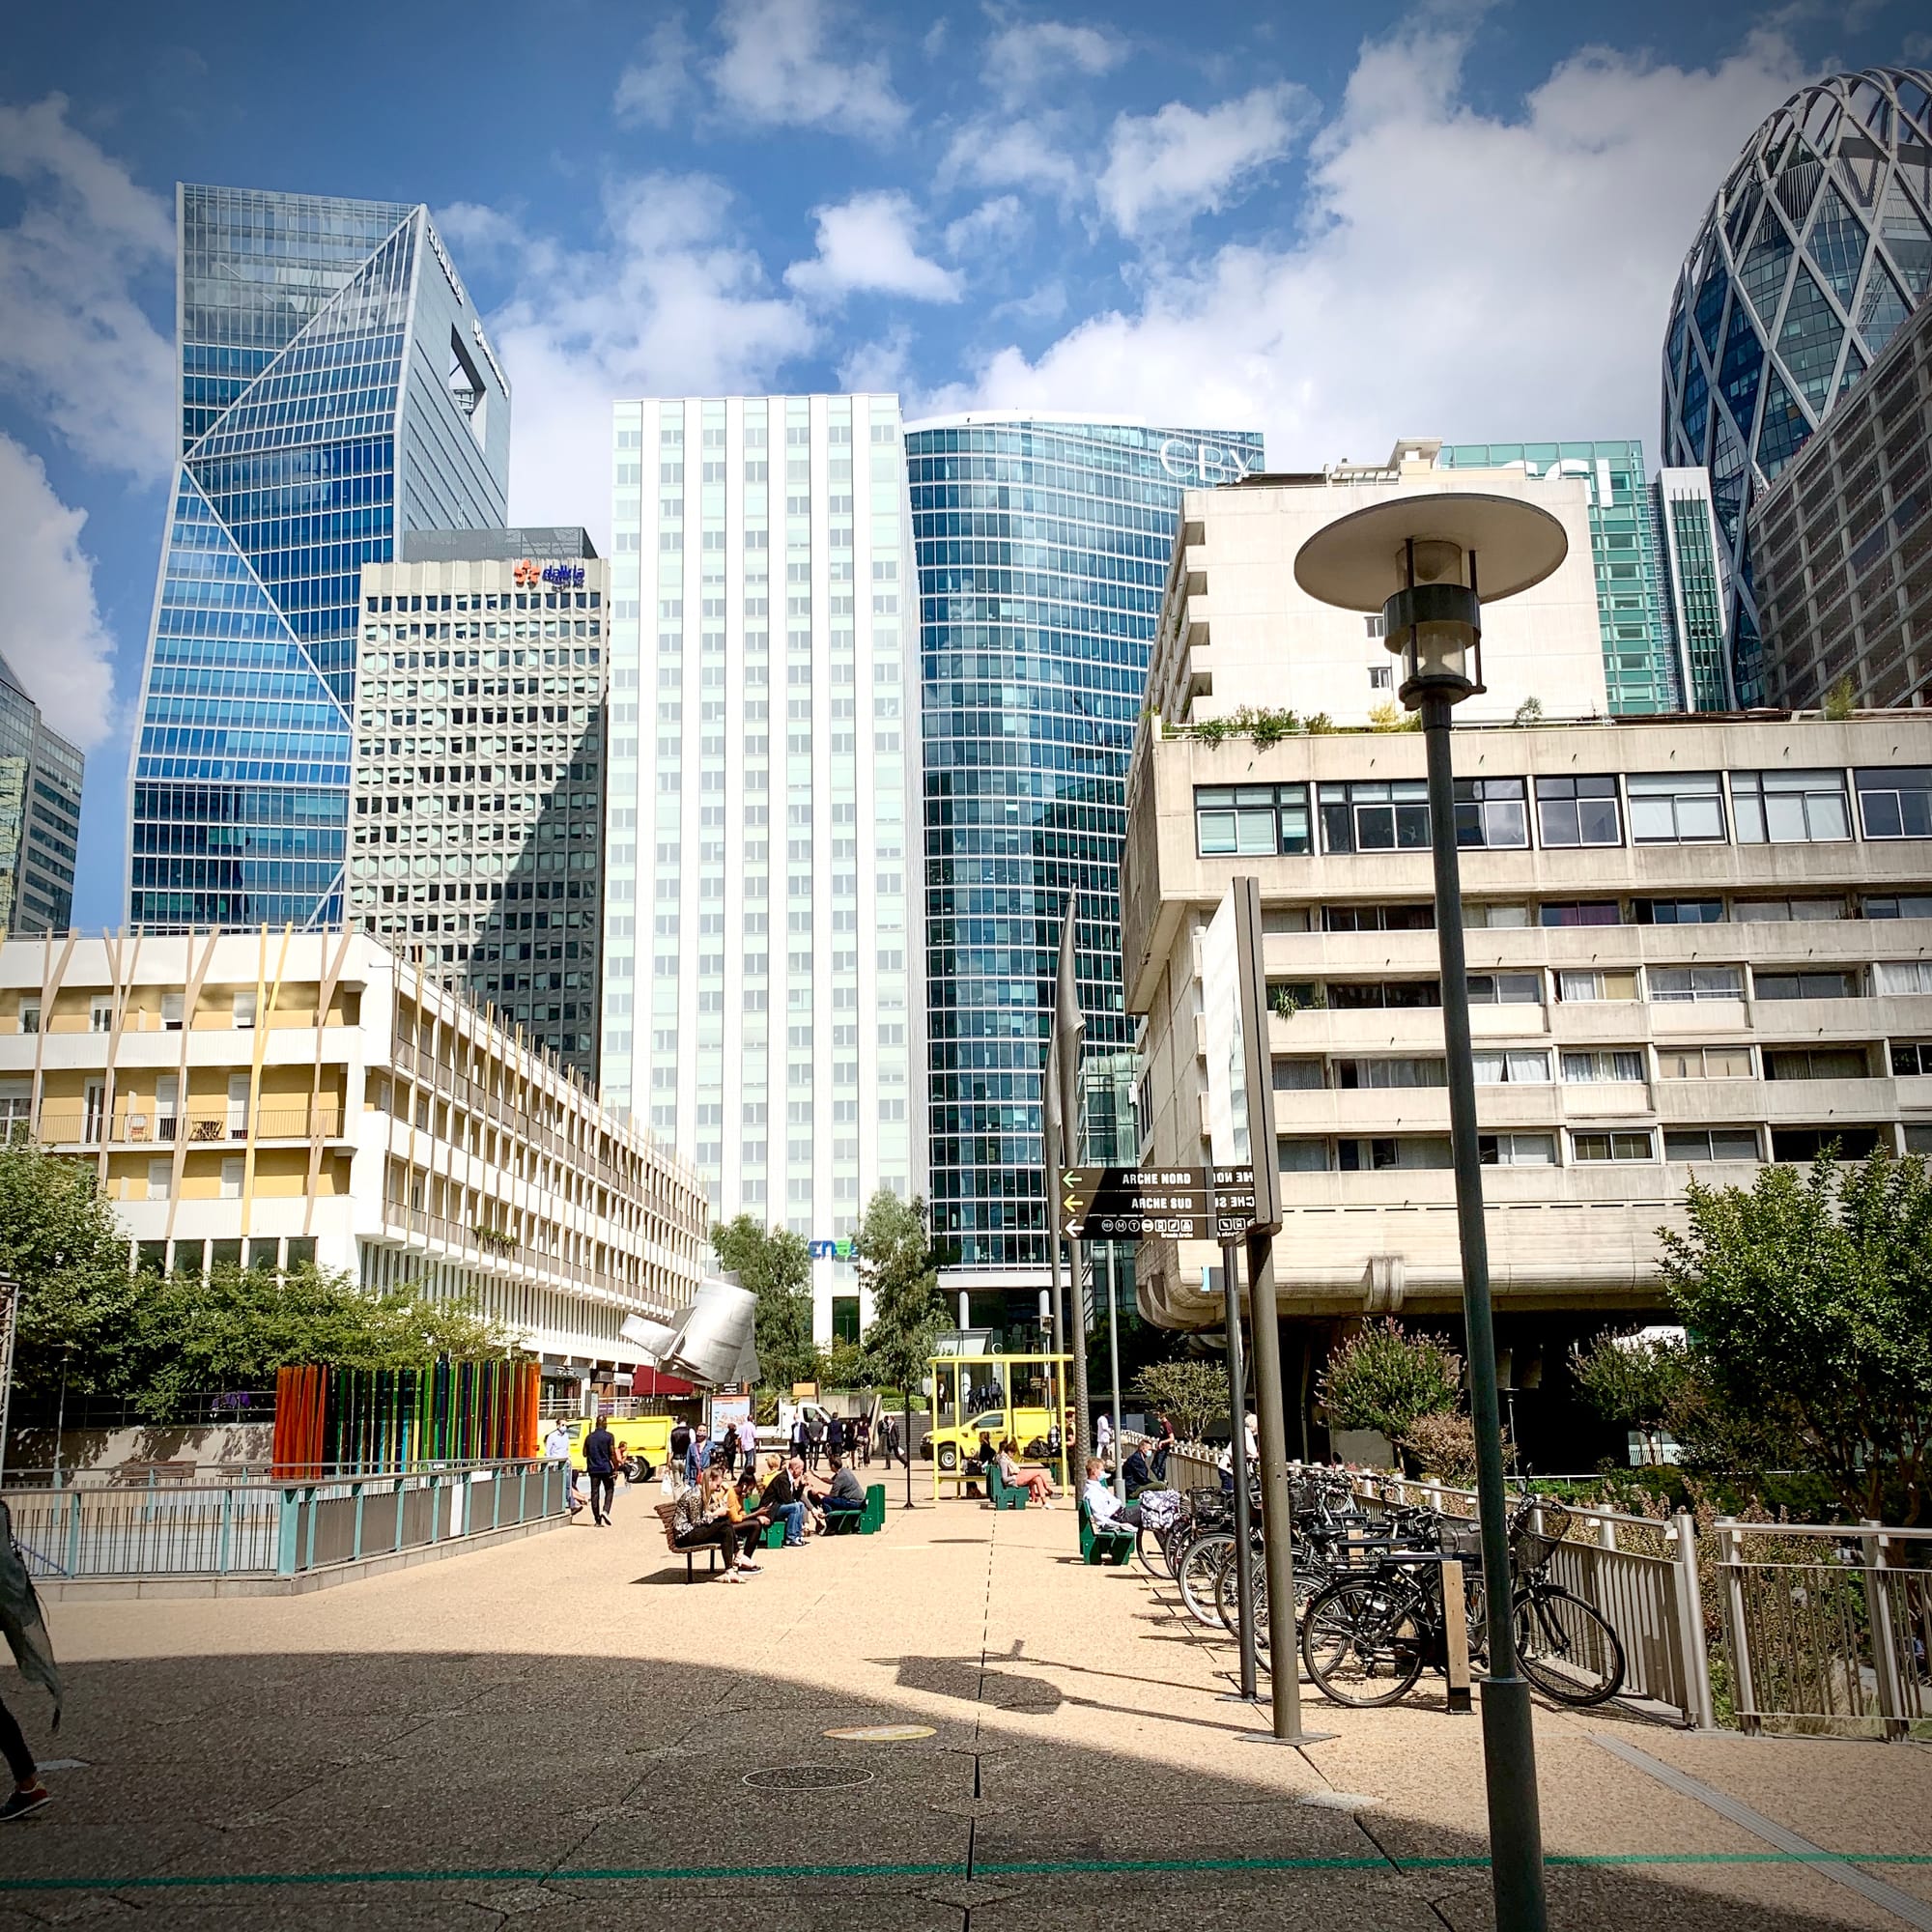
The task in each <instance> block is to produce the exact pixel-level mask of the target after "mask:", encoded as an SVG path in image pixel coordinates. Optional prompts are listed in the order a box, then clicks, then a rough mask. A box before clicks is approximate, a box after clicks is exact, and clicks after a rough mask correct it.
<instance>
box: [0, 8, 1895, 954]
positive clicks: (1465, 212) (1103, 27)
mask: <svg viewBox="0 0 1932 1932" xmlns="http://www.w3.org/2000/svg"><path fill="white" fill-rule="evenodd" d="M1901 61H1910V62H1913V63H1915V64H1918V65H1924V64H1927V63H1928V62H1932V33H1928V32H1927V31H1926V23H1925V19H1924V15H1923V14H1922V11H1921V10H1920V9H1919V8H1918V6H1916V5H1914V4H1912V0H1848V4H1841V5H1834V6H1833V5H1817V4H1799V5H1792V6H1785V7H1782V8H1778V9H1776V10H1764V11H1753V10H1750V9H1746V8H1736V7H1730V6H1724V5H1716V6H1706V7H1701V8H1687V7H1684V6H1682V5H1681V4H1672V5H1664V4H1656V0H1637V4H1633V5H1624V6H1619V7H1615V8H1609V7H1603V6H1597V5H1590V4H1583V5H1572V6H1568V7H1563V8H1555V7H1550V6H1548V5H1533V4H1524V0H1518V4H1513V5H1512V4H1495V5H1491V6H1481V5H1475V4H1463V5H1458V4H1450V3H1449V0H1444V4H1437V5H1425V6H1421V7H1400V6H1390V5H1373V6H1356V7H1351V8H1338V7H1332V6H1331V7H1319V8H1318V7H1297V8H1280V7H1277V8H1274V9H1257V8H1255V7H1254V6H1252V5H1227V4H1222V0H1196V4H1195V5H1193V6H1191V7H1188V8H1186V9H1182V10H1176V9H1174V8H1172V7H1165V6H1163V7H1155V6H1151V5H1127V6H1121V5H1115V6H1113V7H1110V8H1107V9H1094V10H1093V11H1091V12H1089V11H1083V10H1082V9H1080V8H1078V7H1075V6H1070V5H1068V6H1059V5H1054V6H1032V5H1028V6H1021V5H1017V4H983V5H952V6H949V7H946V8H944V9H943V10H941V9H937V8H930V7H928V8H921V9H913V8H908V7H893V6H887V5H882V4H878V0H872V4H859V0H853V3H852V4H843V3H842V0H725V4H723V5H718V6H711V5H698V4H692V5H689V6H687V7H684V8H681V9H672V8H668V7H661V6H623V5H619V4H612V3H611V0H597V4H592V0H555V3H554V4H553V5H551V6H549V7H547V8H545V9H542V10H537V9H515V8H510V7H506V6H491V5H475V6H468V7H464V8H460V9H459V8H454V7H444V6H441V5H438V4H435V0H413V4H410V5H404V6H398V5H396V4H394V0H389V4H385V5H384V6H381V7H378V6H374V5H369V4H366V3H365V0H338V4H334V5H331V6H329V7H327V8H326V9H294V8H273V7H270V8H252V9H243V8H241V7H239V6H236V5H234V4H232V0H231V4H228V5H212V4H207V0H185V4H177V5H174V6H170V7H168V8H165V9H161V8H155V7H152V6H149V5H145V4H144V5H138V6H136V5H115V6H104V5H88V4H85V0H81V4H77V5H73V6H70V7H68V8H66V9H63V10H53V9H37V10H33V11H32V12H31V13H25V14H21V13H18V12H17V11H16V14H15V16H14V18H13V19H12V20H11V21H10V25H9V32H8V41H7V45H6V49H5V52H4V55H0V573H4V581H5V582H7V583H8V585H9V587H10V594H9V596H8V598H7V600H6V602H5V604H4V606H0V648H4V649H5V651H6V653H7V655H8V657H9V658H10V659H11V661H12V662H13V663H14V667H15V668H16V669H17V670H18V672H19V674H20V675H21V677H22V679H23V680H24V681H25V682H26V684H27V685H28V688H29V689H30V690H32V691H33V692H34V693H35V695H36V696H37V697H39V698H40V699H41V701H42V703H43V706H45V708H46V709H47V712H48V715H49V717H50V719H51V720H52V722H54V723H55V724H56V725H59V726H60V727H61V728H63V729H65V730H67V731H68V732H69V733H70V734H71V735H73V736H75V737H76V738H78V739H80V740H81V741H82V742H83V743H84V744H85V745H86V747H87V749H88V753H89V772H88V786H87V802H86V811H85V815H84V823H83V831H82V845H83V869H82V875H81V880H80V888H79V892H78V894H77V899H76V909H75V910H76V922H77V923H80V924H82V925H84V926H89V927H95V928H98V927H100V926H103V925H112V924H116V923H119V922H120V921H121V920H122V918H123V917H124V916H125V900H124V895H123V868H124V865H125V814H126V774H127V765H128V730H129V727H130V724H131V713H132V707H133V704H134V701H135V698H136V696H137V695H138V690H139V681H140V669H141V660H142V655H143V652H144V649H145V646H146V632H147V625H148V620H149V611H150V602H151V599H152V596H153V590H154V577H155V568H156V557H157V554H158V547H159V540H160V526H161V518H162V513H163V505H164V497H165V478H166V475H167V471H168V465H169V462H170V459H171V454H172V450H171V444H170V440H169V439H170V429H171V421H172V409H173V398H172V386H171V385H172V364H171V355H172V336H173V315H174V287H173V255H172V249H173V240H172V230H173V193H172V189H173V184H174V183H175V182H176V181H177V180H184V179H185V180H191V181H207V182H219V183H228V184H236V185H259V186H269V187H287V188H299V189H306V190H311V191H315V192H320V193H341V194H366V195H375V196H382V197H385V198H392V199H395V200H402V201H411V200H422V201H427V202H428V203H429V204H430V206H431V208H432V209H433V210H434V211H435V212H436V215H437V219H438V222H439V225H440V227H441V228H442V230H443V232H444V234H445V236H446V237H447V238H448V240H449V241H450V243H451V245H452V252H453V253H454V254H455V255H456V257H457V259H458V261H459V263H460V265H461V267H462V269H463V271H464V274H465V277H466V279H467V280H468V281H469V285H470V287H471V289H472V291H474V293H475V294H476V296H477V298H478V299H479V300H480V301H481V302H482V303H483V305H484V306H485V308H486V310H487V311H488V312H489V313H490V314H491V315H492V318H493V324H492V326H493V331H494V337H495V341H496V343H497V350H498V353H499V355H500V357H501V359H502V360H503V362H504V363H505V365H506V367H507V369H508V372H509V375H510V378H511V382H512V384H513V387H514V398H513V448H514V454H513V465H512V479H511V494H512V504H511V510H512V515H513V517H515V518H517V519H520V520H523V521H529V522H550V521H554V522H559V523H564V522H570V523H577V522H582V523H587V524H588V525H590V526H591V527H592V528H593V530H597V531H599V532H601V531H602V530H603V528H604V526H605V524H606V522H607V519H608V514H609V510H608V503H607V501H606V499H605V489H604V482H603V478H604V475H605V465H606V456H605V452H606V447H607V440H606V420H607V411H606V408H605V405H606V404H607V403H608V402H609V400H610V399H611V397H613V396H618V395H637V394H642V393H651V392H658V391H670V392H677V391H681V390H689V389H700V388H702V389H749V388H767V387H772V388H778V387H784V388H795V389H808V388H830V387H841V386H853V385H861V384H863V385H867V386H877V387H894V388H897V389H899V390H900V391H901V392H902V393H903V394H904V396H905V398H906V404H907V409H908V412H910V413H915V414H916V413H919V412H930V411H934V410H939V409H952V408H961V407H965V406H968V405H971V404H983V405H987V406H997V407H1020V406H1031V407H1036V408H1041V409H1063V410H1091V411H1106V412H1117V413H1121V414H1124V415H1129V416H1145V417H1150V418H1157V419H1161V420H1166V421H1171V422H1179V421H1195V422H1200V423H1203V424H1214V425H1225V426H1231V427H1256V428H1260V429H1262V430H1264V432H1265V433H1266V436H1267V440H1268V456H1269V460H1270V462H1271V463H1272V464H1273V465H1274V466H1275V467H1278V468H1286V469H1301V468H1314V467H1318V466H1319V465H1320V464H1321V463H1323V462H1326V461H1334V460H1337V459H1340V458H1343V457H1350V458H1354V459H1356V460H1362V459H1365V458H1368V457H1372V456H1378V455H1380V454H1382V453H1383V452H1384V451H1385V450H1386V449H1387V447H1388V446H1389V444H1390V443H1391V442H1392V440H1394V439H1395V438H1396V437H1397V436H1398V435H1442V436H1444V437H1449V438H1456V439H1463V440H1501V439H1505V438H1516V437H1545V438H1547V437H1562V436H1571V437H1592V436H1594V437H1610V436H1637V437H1641V438H1642V439H1643V440H1644V441H1645V443H1646V446H1647V447H1649V448H1651V450H1652V452H1653V460H1654V454H1655V443H1656V438H1657V382H1656V363H1657V355H1658V346H1659V341H1660V336H1661V331H1662V323H1663V305H1664V303H1665V301H1666V300H1667V298H1668V292H1669V288H1670V284H1671V278H1672V274H1673V272H1674V270H1675V268H1676V266H1677V263H1678V262H1679V260H1680V259H1681V257H1682V255H1683V253H1684V250H1685V247H1686V245H1687V244H1688V242H1689V241H1690V237H1691V234H1692V232H1693V230H1694V228H1695V225H1696V222H1697V218H1698V216H1699V214H1700V213H1701V212H1702V209H1703V206H1704V204H1705V202H1706V201H1707V200H1708V199H1709V197H1710V194H1711V192H1712V191H1713V189H1714V188H1715V186H1716V185H1717V183H1718V181H1719V179H1720V178H1721V176H1722V174H1723V173H1724V172H1725V171H1726V169H1727V168H1728V166H1729V164H1730V160H1731V158H1732V156H1734V155H1735V153H1736V151H1737V150H1738V148H1739V147H1740V146H1741V145H1742V143H1743V142H1744V140H1745V138H1746V137H1747V135H1748V134H1749V132H1750V131H1751V129H1752V128H1754V127H1755V126H1756V125H1757V124H1758V122H1760V121H1761V120H1762V119H1763V118H1764V116H1765V115H1766V114H1767V113H1769V112H1770V111H1771V109H1772V108H1774V107H1775V106H1776V104H1777V103H1778V102H1779V101H1780V100H1781V99H1784V98H1785V96H1786V95H1788V94H1789V93H1790V92H1791V91H1792V90H1793V89H1794V88H1795V87H1797V86H1799V85H1801V84H1802V83H1803V82H1804V80H1805V79H1807V78H1810V77H1812V76H1814V75H1816V74H1819V73H1823V72H1829V71H1834V70H1836V69H1839V68H1845V67H1864V66H1871V65H1880V64H1896V63H1899V62H1901Z"/></svg>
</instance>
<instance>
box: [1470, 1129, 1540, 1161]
mask: <svg viewBox="0 0 1932 1932" xmlns="http://www.w3.org/2000/svg"><path fill="white" fill-rule="evenodd" d="M1476 1150H1477V1158H1478V1159H1479V1160H1481V1162H1482V1163H1483V1165H1484V1166H1485V1167H1554V1166H1555V1165H1556V1136H1555V1135H1554V1134H1478V1135H1477V1136H1476Z"/></svg>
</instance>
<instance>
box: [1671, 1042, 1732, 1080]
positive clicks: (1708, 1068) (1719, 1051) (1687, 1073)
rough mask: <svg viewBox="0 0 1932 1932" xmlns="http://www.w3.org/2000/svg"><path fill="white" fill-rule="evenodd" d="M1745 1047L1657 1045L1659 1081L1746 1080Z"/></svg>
mask: <svg viewBox="0 0 1932 1932" xmlns="http://www.w3.org/2000/svg"><path fill="white" fill-rule="evenodd" d="M1751 1071H1752V1069H1751V1050H1750V1048H1749V1047H1747V1046H1660V1047H1659V1048H1658V1049H1657V1072H1658V1077H1659V1078H1660V1079H1662V1080H1748V1079H1749V1078H1750V1077H1751Z"/></svg>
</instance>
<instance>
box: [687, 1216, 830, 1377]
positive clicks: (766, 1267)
mask: <svg viewBox="0 0 1932 1932" xmlns="http://www.w3.org/2000/svg"><path fill="white" fill-rule="evenodd" d="M711 1249H712V1252H713V1253H714V1254H715V1255H716V1256H717V1257H718V1264H719V1266H720V1267H722V1268H724V1269H725V1270H726V1271H727V1272H728V1273H731V1274H735V1275H736V1276H737V1277H738V1280H739V1281H740V1282H741V1283H742V1284H743V1286H745V1287H746V1288H748V1289H750V1290H751V1291H752V1293H753V1294H754V1295H755V1296H756V1297H757V1304H758V1305H757V1312H756V1314H755V1315H754V1317H753V1330H754V1334H755V1336H756V1340H757V1345H758V1376H759V1378H760V1379H761V1380H762V1381H763V1382H765V1383H766V1384H767V1385H768V1386H769V1387H772V1388H775V1389H777V1390H778V1392H779V1393H780V1394H781V1395H784V1396H788V1395H790V1393H791V1388H792V1384H793V1383H794V1382H810V1381H817V1380H818V1379H819V1373H820V1369H821V1367H822V1362H821V1358H820V1355H819V1351H818V1349H817V1347H816V1345H815V1344H814V1343H813V1341H812V1339H811V1249H810V1246H809V1245H808V1244H807V1242H806V1239H805V1236H803V1235H794V1234H793V1233H792V1232H791V1230H790V1229H789V1228H767V1227H764V1226H763V1225H761V1224H760V1223H759V1222H757V1221H755V1220H753V1217H752V1216H751V1215H749V1214H740V1215H739V1216H738V1217H737V1218H736V1219H735V1220H732V1221H721V1222H720V1223H719V1224H718V1225H717V1226H716V1227H714V1228H713V1229H712V1230H711Z"/></svg>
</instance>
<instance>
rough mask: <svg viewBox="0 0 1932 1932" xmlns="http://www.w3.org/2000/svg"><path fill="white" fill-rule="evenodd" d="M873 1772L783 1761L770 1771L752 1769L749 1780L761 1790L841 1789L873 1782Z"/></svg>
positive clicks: (840, 1766) (839, 1765)
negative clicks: (846, 1786)
mask: <svg viewBox="0 0 1932 1932" xmlns="http://www.w3.org/2000/svg"><path fill="white" fill-rule="evenodd" d="M872 1776H873V1774H872V1773H871V1772H869V1771H859V1770H857V1769H855V1768H853V1767H851V1766H849V1765H841V1764H781V1765H775V1766H773V1767H772V1769H771V1770H769V1771H750V1772H747V1773H746V1774H745V1782H746V1783H747V1784H750V1785H753V1786H755V1787H756V1788H757V1789H758V1790H760V1791H837V1790H838V1789H840V1788H841V1787H842V1786H844V1785H848V1784H869V1783H871V1781H872Z"/></svg>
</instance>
